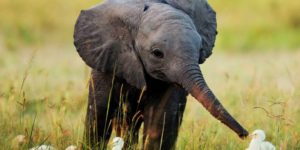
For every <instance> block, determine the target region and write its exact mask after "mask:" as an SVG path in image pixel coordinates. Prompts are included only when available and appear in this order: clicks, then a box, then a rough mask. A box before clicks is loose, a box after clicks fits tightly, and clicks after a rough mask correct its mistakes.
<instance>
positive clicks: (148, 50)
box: [74, 0, 248, 150]
mask: <svg viewBox="0 0 300 150" xmlns="http://www.w3.org/2000/svg"><path fill="white" fill-rule="evenodd" d="M216 34H217V31H216V16H215V12H214V11H213V10H212V8H211V7H210V6H209V4H208V3H207V1H206V0H189V1H187V0H109V1H106V2H104V3H103V4H101V5H97V6H95V7H92V8H90V9H88V10H83V11H81V13H80V16H79V17H78V20H77V22H76V25H75V31H74V44H75V46H76V49H77V52H78V54H79V55H80V57H81V58H82V59H83V60H84V61H85V63H86V64H87V65H88V66H90V67H91V68H92V73H91V80H90V89H89V101H88V110H87V116H86V129H85V138H86V147H87V148H90V149H105V148H106V145H107V142H108V140H109V138H110V135H111V132H112V128H113V125H114V127H115V128H116V130H117V134H118V136H120V134H121V135H122V137H124V139H125V145H124V146H125V147H127V149H134V148H135V146H136V143H137V142H138V133H139V128H140V126H141V124H142V123H144V128H143V129H144V131H143V149H150V150H151V149H153V150H158V149H163V150H168V149H174V148H175V142H176V138H177V135H178V130H179V127H180V124H181V121H182V116H183V112H184V109H185V105H186V100H187V99H186V97H187V95H188V93H190V94H191V95H192V96H193V97H195V99H197V100H198V101H199V102H200V103H201V104H202V105H203V106H204V107H205V108H206V109H207V110H208V111H209V112H210V113H211V114H212V115H213V116H214V117H215V118H216V119H218V120H220V121H221V122H222V123H224V124H225V125H227V126H228V127H229V128H231V129H232V130H233V131H234V132H236V133H237V134H238V136H240V137H241V138H244V137H246V136H247V135H248V132H247V131H246V130H245V129H244V128H243V127H242V126H241V125H240V124H239V123H238V122H237V121H236V120H235V119H234V118H233V117H232V116H231V115H230V114H229V113H228V112H227V111H226V109H225V108H224V107H223V106H222V105H221V103H220V102H219V100H218V99H217V98H216V96H215V95H214V94H213V92H212V91H211V90H210V89H209V87H208V86H207V84H206V82H205V80H204V78H203V75H202V73H201V71H200V68H199V64H201V63H203V62H204V61H205V59H206V58H207V57H209V56H210V54H211V52H212V48H213V46H214V42H215V37H216ZM113 120H114V121H113ZM121 129H122V130H121Z"/></svg>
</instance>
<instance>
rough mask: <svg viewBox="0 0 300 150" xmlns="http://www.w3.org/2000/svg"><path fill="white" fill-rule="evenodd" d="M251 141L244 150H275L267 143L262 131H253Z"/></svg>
mask: <svg viewBox="0 0 300 150" xmlns="http://www.w3.org/2000/svg"><path fill="white" fill-rule="evenodd" d="M251 137H252V140H251V142H250V144H249V147H248V148H247V149H246V150H275V146H274V145H273V144H271V143H270V142H268V141H264V140H265V138H266V135H265V132H264V131H263V130H255V131H254V132H253V133H252V134H251Z"/></svg>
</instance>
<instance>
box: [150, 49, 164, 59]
mask: <svg viewBox="0 0 300 150" xmlns="http://www.w3.org/2000/svg"><path fill="white" fill-rule="evenodd" d="M151 54H152V55H154V56H155V57H157V58H164V53H163V52H162V51H161V50H160V49H158V48H155V49H153V50H152V52H151Z"/></svg>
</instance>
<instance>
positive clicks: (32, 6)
mask: <svg viewBox="0 0 300 150" xmlns="http://www.w3.org/2000/svg"><path fill="white" fill-rule="evenodd" d="M99 1H101V0H64V1H61V0H52V1H51V2H48V1H41V0H26V1H24V0H1V2H0V10H1V13H0V18H1V24H0V39H3V40H2V41H3V43H2V45H4V46H5V47H6V48H9V49H10V50H17V49H18V48H20V47H22V46H24V45H25V46H33V45H34V46H39V45H43V44H45V43H56V44H57V43H60V44H62V43H69V44H68V45H70V44H71V43H72V32H73V26H74V23H75V20H76V17H77V16H78V14H79V12H80V10H81V9H86V8H88V7H90V6H92V5H94V4H97V3H99ZM210 3H211V5H212V6H213V7H214V9H215V10H216V11H217V14H218V30H219V35H218V39H217V44H216V46H217V48H218V49H222V50H224V51H249V50H250V51H253V50H257V51H261V49H264V50H266V49H267V50H274V49H275V50H282V49H286V48H289V49H290V50H294V49H296V48H298V47H299V41H300V36H299V34H300V13H299V8H300V1H297V0H263V1H261V0H253V1H251V2H249V1H239V0H231V1H228V2H221V1H210Z"/></svg>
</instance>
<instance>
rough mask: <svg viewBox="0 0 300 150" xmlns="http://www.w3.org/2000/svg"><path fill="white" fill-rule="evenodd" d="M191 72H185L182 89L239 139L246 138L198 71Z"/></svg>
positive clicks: (241, 128) (240, 127)
mask: <svg viewBox="0 0 300 150" xmlns="http://www.w3.org/2000/svg"><path fill="white" fill-rule="evenodd" d="M191 70H192V71H191V72H189V71H186V73H185V75H184V76H185V78H184V80H183V82H182V83H183V84H182V85H183V87H184V88H185V89H186V90H187V91H188V92H189V93H190V94H191V95H192V96H193V97H194V98H196V99H197V100H198V101H199V102H200V103H201V104H202V105H203V106H204V107H205V108H206V109H207V110H208V111H209V112H210V113H211V114H212V115H213V116H214V117H215V118H216V119H218V120H220V121H221V122H222V123H224V124H225V125H226V126H228V127H229V128H230V129H232V130H233V131H234V132H236V133H237V134H238V135H239V137H240V138H242V139H243V138H245V137H247V136H248V132H247V130H245V129H244V128H243V127H242V126H241V125H240V124H239V123H238V122H237V121H236V120H235V119H234V118H233V117H232V116H231V115H230V114H229V113H228V112H227V110H226V109H225V108H224V107H223V106H222V104H221V103H220V102H219V100H218V99H217V98H216V96H215V95H214V94H213V92H212V91H211V90H210V89H209V87H208V86H207V84H206V82H205V80H204V78H203V75H202V73H201V71H200V69H199V67H198V69H197V70H196V69H191Z"/></svg>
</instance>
